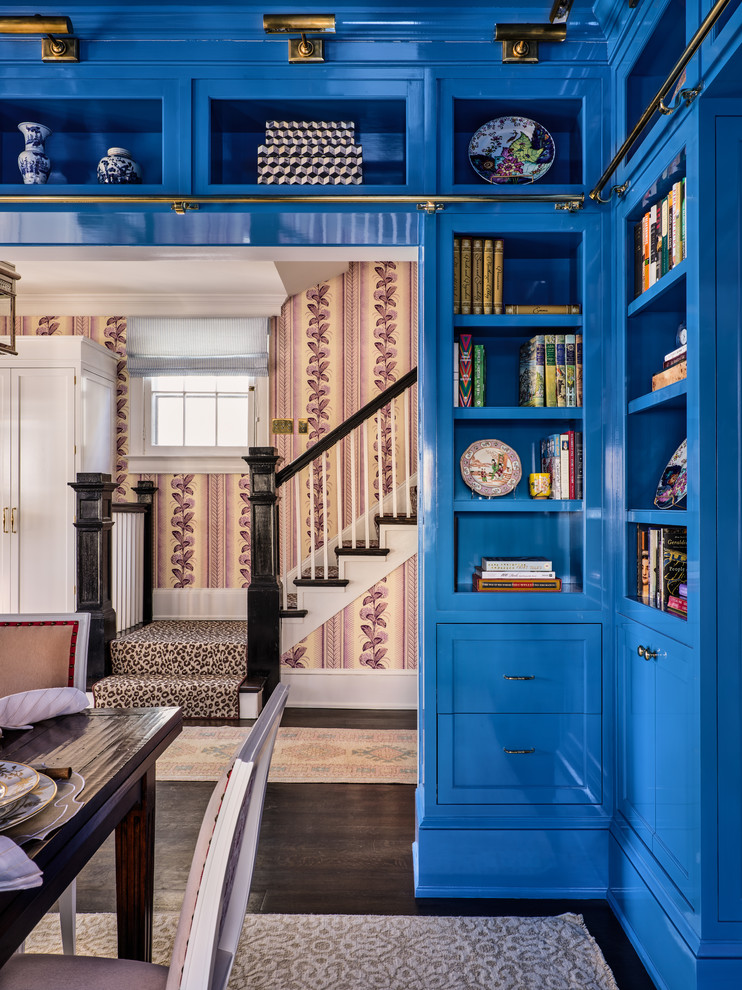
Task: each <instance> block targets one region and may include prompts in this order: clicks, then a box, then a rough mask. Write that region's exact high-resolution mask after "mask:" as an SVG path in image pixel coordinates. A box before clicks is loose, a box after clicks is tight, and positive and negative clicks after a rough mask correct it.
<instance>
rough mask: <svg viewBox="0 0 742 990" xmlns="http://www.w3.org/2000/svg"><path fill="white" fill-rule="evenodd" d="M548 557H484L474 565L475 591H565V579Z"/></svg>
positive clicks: (473, 579)
mask: <svg viewBox="0 0 742 990" xmlns="http://www.w3.org/2000/svg"><path fill="white" fill-rule="evenodd" d="M552 566H553V565H552V562H551V561H550V560H547V559H546V557H482V566H481V567H475V568H474V576H473V578H472V585H473V589H474V591H561V590H562V579H561V578H558V577H557V576H556V574H555V573H554V571H553V570H552Z"/></svg>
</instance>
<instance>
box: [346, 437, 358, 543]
mask: <svg viewBox="0 0 742 990" xmlns="http://www.w3.org/2000/svg"><path fill="white" fill-rule="evenodd" d="M357 437H358V433H351V435H350V436H349V437H348V440H349V442H350V545H351V546H352V547H353V549H354V550H355V548H356V519H357V518H358V512H357V503H356V438H357Z"/></svg>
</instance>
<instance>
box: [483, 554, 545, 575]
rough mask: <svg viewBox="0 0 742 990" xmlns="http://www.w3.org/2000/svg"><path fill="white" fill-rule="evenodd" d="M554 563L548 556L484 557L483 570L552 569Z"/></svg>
mask: <svg viewBox="0 0 742 990" xmlns="http://www.w3.org/2000/svg"><path fill="white" fill-rule="evenodd" d="M552 568H553V564H552V562H551V561H550V560H548V559H547V558H546V557H482V570H483V571H487V572H490V571H550V570H552Z"/></svg>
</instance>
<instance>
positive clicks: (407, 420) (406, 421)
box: [402, 389, 412, 518]
mask: <svg viewBox="0 0 742 990" xmlns="http://www.w3.org/2000/svg"><path fill="white" fill-rule="evenodd" d="M402 408H403V409H404V488H405V501H406V503H407V512H406V514H407V517H408V518H409V517H410V516H411V515H412V491H411V488H410V390H409V389H407V391H406V392H405V393H404V400H403V403H402Z"/></svg>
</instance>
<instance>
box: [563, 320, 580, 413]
mask: <svg viewBox="0 0 742 990" xmlns="http://www.w3.org/2000/svg"><path fill="white" fill-rule="evenodd" d="M575 378H576V372H575V335H574V334H573V333H565V335H564V380H565V405H567V406H576V405H577V391H576V381H575Z"/></svg>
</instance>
